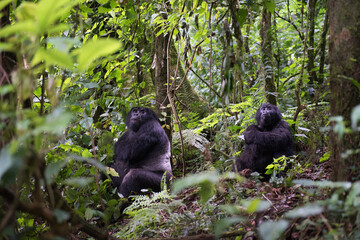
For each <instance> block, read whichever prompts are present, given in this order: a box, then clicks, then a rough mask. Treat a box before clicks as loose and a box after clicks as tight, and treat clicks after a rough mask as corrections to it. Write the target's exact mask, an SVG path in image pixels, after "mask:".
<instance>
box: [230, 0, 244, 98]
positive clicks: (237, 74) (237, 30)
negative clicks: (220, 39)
mask: <svg viewBox="0 0 360 240" xmlns="http://www.w3.org/2000/svg"><path fill="white" fill-rule="evenodd" d="M228 2H229V7H230V13H231V18H232V28H233V30H234V37H235V38H236V54H235V66H234V78H235V83H237V84H235V86H236V85H237V87H234V101H235V103H236V102H242V98H243V85H244V84H243V78H242V75H241V71H240V69H241V66H240V63H241V62H242V60H243V59H242V55H243V45H244V41H243V36H242V32H241V26H240V23H239V22H238V21H237V17H236V14H237V11H238V10H239V8H238V4H237V1H236V0H228ZM236 95H238V98H237V97H236Z"/></svg>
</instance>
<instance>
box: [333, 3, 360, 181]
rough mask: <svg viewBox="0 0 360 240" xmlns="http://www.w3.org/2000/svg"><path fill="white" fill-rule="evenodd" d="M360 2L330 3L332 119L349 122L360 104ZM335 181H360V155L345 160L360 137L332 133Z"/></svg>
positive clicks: (356, 147) (357, 147)
mask: <svg viewBox="0 0 360 240" xmlns="http://www.w3.org/2000/svg"><path fill="white" fill-rule="evenodd" d="M359 9H360V1H359V0H329V1H328V10H329V19H330V40H329V63H330V91H331V99H330V105H331V106H330V110H331V115H332V116H343V117H344V120H345V123H349V122H350V114H351V111H352V109H353V108H354V107H355V106H356V105H358V104H359V103H360V90H359V88H357V87H356V86H355V84H354V83H357V84H359V83H360V34H359V32H360V25H359V22H360V11H359ZM330 145H331V147H332V164H333V175H332V177H333V180H336V181H343V180H350V181H354V180H358V179H360V161H359V159H360V154H359V153H357V154H352V155H350V156H347V157H346V158H344V157H343V153H344V152H346V151H347V150H354V149H359V146H360V135H359V133H357V134H347V133H346V134H344V136H343V137H342V138H341V139H338V138H337V136H336V135H335V134H334V133H332V134H331V136H330Z"/></svg>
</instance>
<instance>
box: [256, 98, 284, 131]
mask: <svg viewBox="0 0 360 240" xmlns="http://www.w3.org/2000/svg"><path fill="white" fill-rule="evenodd" d="M281 118H282V115H281V112H280V110H279V109H278V108H277V107H276V106H274V105H272V104H270V103H265V104H263V105H261V106H260V107H259V109H258V110H257V112H256V116H255V120H256V121H257V124H258V127H259V128H260V129H263V130H270V129H271V128H273V127H274V126H276V124H277V123H278V122H279V121H280V120H281Z"/></svg>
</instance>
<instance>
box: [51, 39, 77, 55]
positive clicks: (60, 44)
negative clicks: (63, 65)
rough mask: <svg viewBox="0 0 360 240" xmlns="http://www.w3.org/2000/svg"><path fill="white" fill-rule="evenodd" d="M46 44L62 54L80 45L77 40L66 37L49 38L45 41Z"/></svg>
mask: <svg viewBox="0 0 360 240" xmlns="http://www.w3.org/2000/svg"><path fill="white" fill-rule="evenodd" d="M46 42H47V43H49V44H51V45H53V46H54V47H55V48H56V49H57V50H59V51H61V52H64V53H68V52H69V51H70V49H71V48H72V47H74V46H76V45H80V41H79V40H78V39H75V38H67V37H50V38H48V39H47V40H46Z"/></svg>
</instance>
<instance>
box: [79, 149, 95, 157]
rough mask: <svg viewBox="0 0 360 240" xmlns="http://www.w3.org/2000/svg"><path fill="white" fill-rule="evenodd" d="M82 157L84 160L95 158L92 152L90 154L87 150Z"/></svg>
mask: <svg viewBox="0 0 360 240" xmlns="http://www.w3.org/2000/svg"><path fill="white" fill-rule="evenodd" d="M81 156H82V157H83V158H92V157H94V156H93V154H92V153H91V152H89V149H85V150H84V151H83V152H82V153H81Z"/></svg>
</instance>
